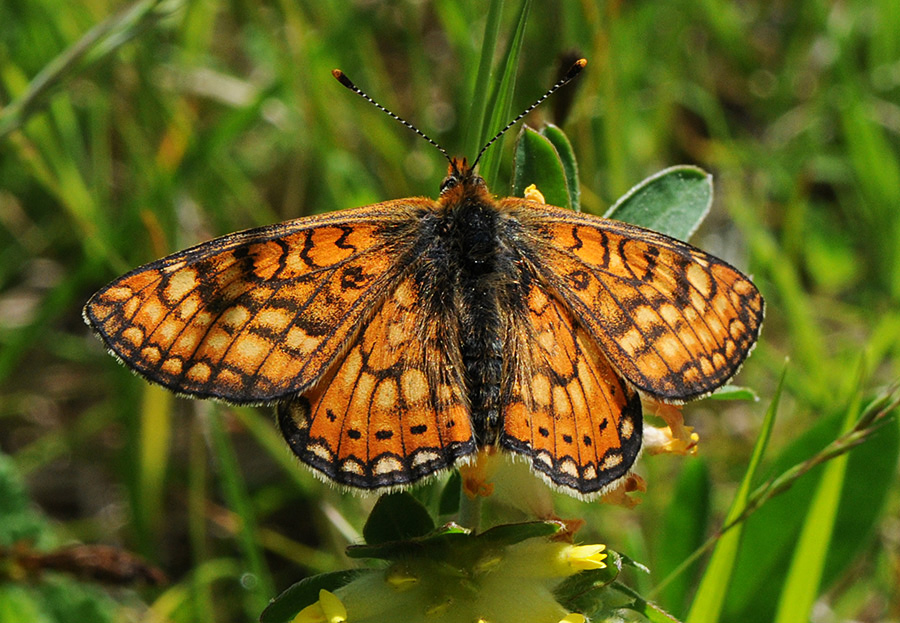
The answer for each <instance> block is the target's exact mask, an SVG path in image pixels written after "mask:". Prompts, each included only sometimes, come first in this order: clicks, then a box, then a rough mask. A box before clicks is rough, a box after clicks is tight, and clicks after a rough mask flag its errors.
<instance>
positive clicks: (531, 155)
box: [512, 126, 571, 208]
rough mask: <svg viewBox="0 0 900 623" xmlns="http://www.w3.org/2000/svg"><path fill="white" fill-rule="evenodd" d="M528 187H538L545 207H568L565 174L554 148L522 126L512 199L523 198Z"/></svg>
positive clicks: (537, 134) (546, 139) (517, 145)
mask: <svg viewBox="0 0 900 623" xmlns="http://www.w3.org/2000/svg"><path fill="white" fill-rule="evenodd" d="M531 184H534V185H535V186H537V189H538V190H539V191H540V192H541V194H542V195H544V200H545V201H546V202H547V203H548V204H550V205H555V206H560V207H563V208H567V207H569V206H570V203H571V202H570V200H569V190H568V185H567V182H566V173H565V170H564V168H563V163H562V160H561V159H560V157H559V154H558V153H557V151H556V148H555V147H554V146H553V143H551V142H550V140H549V139H548V138H547V137H545V136H542V135H541V134H540V133H539V132H537V131H536V130H534V129H532V128H530V127H528V126H524V127H523V128H522V131H521V132H519V138H518V141H517V142H516V154H515V171H514V173H513V185H512V195H513V196H514V197H522V196H524V193H525V188H526V187H528V186H529V185H531Z"/></svg>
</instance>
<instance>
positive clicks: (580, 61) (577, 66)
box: [472, 58, 587, 169]
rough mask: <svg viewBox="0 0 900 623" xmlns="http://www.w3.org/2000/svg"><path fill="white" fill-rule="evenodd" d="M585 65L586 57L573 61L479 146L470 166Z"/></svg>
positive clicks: (569, 80) (473, 165)
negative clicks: (561, 73)
mask: <svg viewBox="0 0 900 623" xmlns="http://www.w3.org/2000/svg"><path fill="white" fill-rule="evenodd" d="M586 65H587V59H585V58H580V59H578V60H577V61H575V64H574V65H572V66H571V67H570V68H569V71H567V72H566V75H565V76H563V77H562V78H560V79H559V81H557V83H556V84H554V85H553V86H552V87H550V88H549V89H548V90H547V92H546V93H544V94H543V95H541V96H540V97H539V98H538V99H537V101H536V102H535V103H534V104H532V105H531V106H529V107H528V108H526V109H525V110H523V111H522V112H521V113H520V114H519V116H517V117H516V118H515V119H513V120H512V121H510V122H509V123H507V124H506V127H505V128H503V129H502V130H500V131H499V132H497V134H496V136H494V138H492V139H491V140H489V141H488V142H487V144H485V146H484V147H482V148H481V151H479V152H478V156H477V157H476V158H475V162H473V163H472V168H473V169H474V168H475V165H476V164H478V161H479V160H481V155H482V154H483V153H484V152H485V151H487V148H488V147H490V146H491V145H493V144H494V142H495V141H496V140H497V139H498V138H500V137H501V136H503V135H504V134H506V131H507V130H509V129H510V128H511V127H513V126H514V125H516V124H517V123H518V122H519V121H521V120H522V117H524V116H525V115H527V114H528V113H530V112H531V111H532V110H534V109H535V108H537V107H538V106H540V105H541V104H542V103H543V102H544V100H545V99H547V98H548V97H550V96H551V95H553V94H554V93H556V92H557V91H558V90H559V89H560V88H561V87H564V86H565V85H567V84H568V83H569V82H571V81H572V80H574V79H575V76H577V75H578V74H580V73H581V70H582V69H584V68H585V66H586Z"/></svg>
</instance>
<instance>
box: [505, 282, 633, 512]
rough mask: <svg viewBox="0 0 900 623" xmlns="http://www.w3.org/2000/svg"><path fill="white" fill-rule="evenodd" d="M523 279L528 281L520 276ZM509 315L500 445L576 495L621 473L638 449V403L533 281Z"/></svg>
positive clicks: (580, 330) (563, 310)
mask: <svg viewBox="0 0 900 623" xmlns="http://www.w3.org/2000/svg"><path fill="white" fill-rule="evenodd" d="M523 281H527V280H523ZM522 298H523V302H524V310H522V311H524V314H522V313H521V312H520V313H514V314H511V322H513V324H514V325H515V327H516V329H515V330H514V331H512V332H510V335H511V339H512V340H514V341H515V343H513V344H510V345H508V347H507V350H506V352H507V353H510V354H511V355H512V356H513V357H514V359H513V362H512V365H511V366H510V374H511V376H512V378H511V379H510V382H509V387H510V388H511V391H510V394H509V396H508V397H507V399H506V401H505V402H506V408H505V411H504V416H503V431H502V433H501V437H500V445H501V446H502V447H504V448H506V449H508V450H512V451H513V452H518V453H520V454H524V455H525V456H528V457H530V458H531V462H532V466H533V468H534V469H535V470H536V471H537V472H538V473H540V474H543V475H544V476H545V477H546V478H548V479H549V480H550V481H551V482H552V483H554V484H555V485H558V486H561V487H564V488H566V489H569V490H571V492H574V493H575V494H576V495H591V494H596V493H600V492H602V491H604V490H605V489H606V488H608V487H609V485H611V484H612V483H614V482H615V481H617V480H618V479H620V478H622V477H623V476H625V475H626V474H627V473H628V472H629V471H630V469H631V466H632V464H633V463H634V461H635V459H636V458H637V455H638V453H639V452H640V448H641V430H642V428H641V427H642V421H641V401H640V397H639V396H638V394H637V392H636V391H635V390H634V389H632V388H631V387H629V386H628V385H627V384H626V383H625V382H624V381H623V380H622V378H621V377H620V376H619V375H618V374H617V373H616V371H615V370H614V369H613V368H612V367H611V366H610V364H609V362H608V361H607V359H606V357H605V356H604V355H603V353H602V352H600V349H599V348H598V347H597V345H596V344H595V343H594V339H593V337H592V336H591V335H590V334H589V333H588V332H587V331H586V330H585V329H584V328H583V327H581V326H580V325H579V324H578V323H577V322H576V321H575V319H574V318H573V316H572V312H571V310H570V309H569V308H568V307H567V305H566V304H564V303H563V302H562V301H560V300H558V299H557V298H555V297H554V296H552V295H550V294H549V293H547V292H546V291H545V290H544V289H543V288H542V287H541V286H539V285H538V284H537V283H536V282H533V283H531V284H530V285H529V286H527V288H526V291H525V294H524V297H522Z"/></svg>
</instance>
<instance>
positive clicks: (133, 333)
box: [84, 199, 434, 403]
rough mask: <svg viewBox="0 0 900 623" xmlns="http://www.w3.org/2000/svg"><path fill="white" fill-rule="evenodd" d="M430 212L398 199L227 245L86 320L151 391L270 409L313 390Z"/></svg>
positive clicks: (96, 307)
mask: <svg viewBox="0 0 900 623" xmlns="http://www.w3.org/2000/svg"><path fill="white" fill-rule="evenodd" d="M433 204H434V202H433V201H431V200H429V199H402V200H397V201H390V202H385V203H381V204H375V205H372V206H367V207H364V208H358V209H355V210H346V211H342V212H339V213H332V214H326V215H323V216H318V217H307V218H302V219H297V220H294V221H288V222H285V223H281V224H278V225H272V226H268V227H261V228H258V229H252V230H248V231H245V232H239V233H236V234H232V235H229V236H224V237H222V238H218V239H216V240H212V241H210V242H207V243H203V244H201V245H198V246H196V247H193V248H191V249H188V250H186V251H182V252H180V253H176V254H174V255H171V256H169V257H166V258H164V259H161V260H158V261H156V262H152V263H150V264H147V265H145V266H142V267H140V268H138V269H136V270H134V271H132V272H131V273H128V274H127V275H125V276H123V277H121V278H119V279H117V280H116V281H114V282H112V283H111V284H109V285H107V286H106V287H105V288H103V289H102V290H100V291H99V292H98V293H97V294H95V295H94V296H93V297H92V298H91V299H90V301H88V303H87V305H86V306H85V311H84V315H85V318H86V320H87V321H88V323H89V324H90V325H91V326H92V327H93V328H94V330H95V331H96V332H97V334H98V335H99V336H100V337H101V338H102V340H103V341H104V342H105V343H106V345H107V347H108V348H109V349H110V350H111V351H112V352H113V353H114V354H115V355H116V356H118V357H119V358H120V359H122V360H123V361H125V362H126V363H127V364H128V365H129V366H130V367H132V368H133V369H134V370H136V371H137V372H139V373H140V374H141V375H142V376H144V377H146V378H147V379H149V380H151V381H154V382H156V383H159V384H161V385H164V386H165V387H167V388H169V389H172V390H174V391H177V392H179V393H183V394H189V395H193V396H198V397H212V398H220V399H223V400H226V401H229V402H233V403H258V402H270V401H273V400H275V399H278V398H280V397H282V396H285V395H289V394H293V393H296V392H299V391H302V390H303V389H305V388H307V387H309V386H311V385H312V384H313V383H315V382H316V381H317V380H318V379H319V378H320V377H321V376H322V375H323V374H324V373H325V371H326V370H327V369H328V367H329V366H330V365H331V362H332V361H333V360H334V359H335V357H337V356H338V355H339V354H340V353H341V352H342V350H344V348H345V344H346V343H347V342H348V341H349V340H350V339H351V338H352V337H353V335H354V334H355V332H356V331H358V329H359V326H360V324H361V323H362V322H363V321H364V320H365V318H366V317H367V315H370V314H371V313H372V310H373V309H374V307H375V306H376V305H377V304H378V303H379V302H380V300H381V299H382V298H383V297H384V296H386V294H387V292H388V291H389V289H390V287H391V286H393V285H395V281H396V280H397V279H398V278H399V274H398V273H399V271H400V270H401V269H402V265H403V261H402V260H403V259H404V256H405V255H406V254H409V253H410V252H411V249H412V247H413V246H414V244H415V242H416V236H415V227H416V223H417V221H418V215H419V214H420V213H421V212H422V211H424V210H427V209H430V208H432V207H433ZM398 260H400V261H398Z"/></svg>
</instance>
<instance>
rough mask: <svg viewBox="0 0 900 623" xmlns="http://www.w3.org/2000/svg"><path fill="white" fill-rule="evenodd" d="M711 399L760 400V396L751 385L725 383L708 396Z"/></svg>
mask: <svg viewBox="0 0 900 623" xmlns="http://www.w3.org/2000/svg"><path fill="white" fill-rule="evenodd" d="M707 398H709V399H710V400H751V401H753V402H759V396H757V395H756V392H755V391H753V390H752V389H750V388H749V387H740V386H739V385H723V386H722V387H720V388H719V389H717V390H716V391H715V392H713V393H712V394H710V395H709V396H707Z"/></svg>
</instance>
